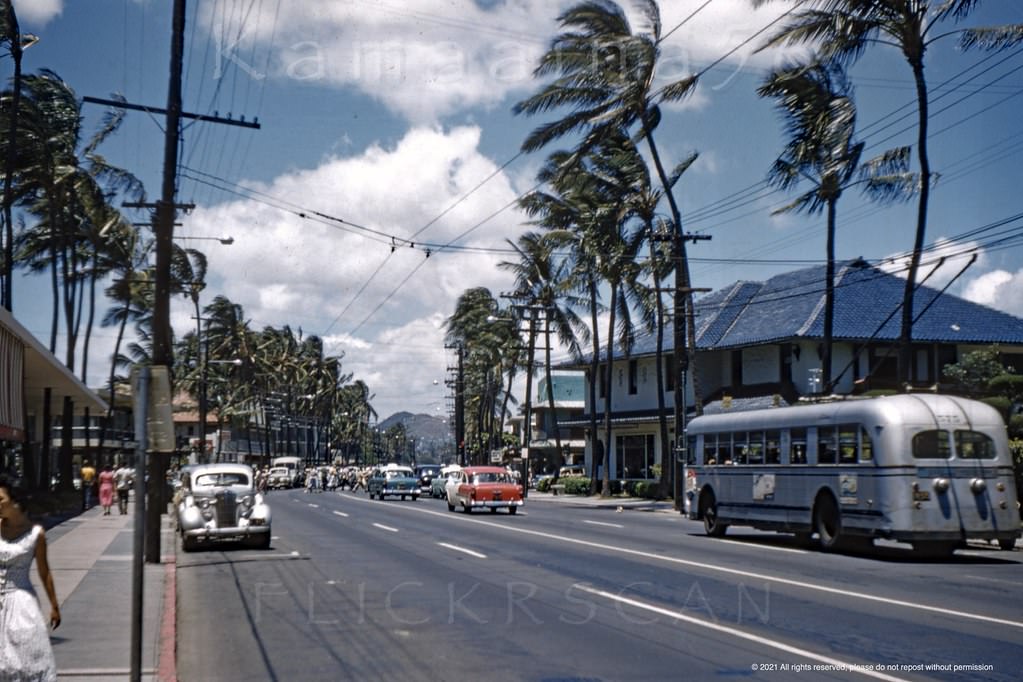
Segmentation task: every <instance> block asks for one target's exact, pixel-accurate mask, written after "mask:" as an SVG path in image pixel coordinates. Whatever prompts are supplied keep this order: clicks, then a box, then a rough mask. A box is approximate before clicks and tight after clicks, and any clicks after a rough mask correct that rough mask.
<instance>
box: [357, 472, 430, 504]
mask: <svg viewBox="0 0 1023 682" xmlns="http://www.w3.org/2000/svg"><path fill="white" fill-rule="evenodd" d="M366 491H367V492H368V493H369V499H371V500H372V499H373V497H374V496H376V497H379V498H380V499H381V500H382V499H384V498H385V497H387V496H388V495H394V496H399V497H401V499H403V500H404V499H405V498H406V497H411V498H412V499H413V500H416V499H418V498H419V479H418V478H416V474H415V472H414V471H412V467H407V466H401V465H400V464H388V465H387V466H384V467H380V468H378V469H376V470H374V471H373V475H372V476H370V477H369V481H367V483H366Z"/></svg>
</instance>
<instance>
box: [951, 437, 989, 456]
mask: <svg viewBox="0 0 1023 682" xmlns="http://www.w3.org/2000/svg"><path fill="white" fill-rule="evenodd" d="M955 435H956V456H957V457H959V458H960V459H994V458H995V457H997V456H998V452H997V451H996V450H995V442H994V441H993V440H991V437H990V436H988V435H987V434H984V433H980V432H979V431H956V434H955Z"/></svg>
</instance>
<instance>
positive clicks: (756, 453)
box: [746, 431, 764, 464]
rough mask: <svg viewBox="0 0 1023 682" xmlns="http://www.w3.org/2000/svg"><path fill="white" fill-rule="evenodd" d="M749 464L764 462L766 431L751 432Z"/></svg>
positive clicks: (747, 461)
mask: <svg viewBox="0 0 1023 682" xmlns="http://www.w3.org/2000/svg"><path fill="white" fill-rule="evenodd" d="M747 453H748V457H747V459H746V463H747V464H763V463H764V432H763V431H751V432H750V434H749V449H748V450H747Z"/></svg>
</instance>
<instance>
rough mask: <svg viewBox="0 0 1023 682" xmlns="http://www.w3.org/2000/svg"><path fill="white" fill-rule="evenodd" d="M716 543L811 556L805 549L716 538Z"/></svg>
mask: <svg viewBox="0 0 1023 682" xmlns="http://www.w3.org/2000/svg"><path fill="white" fill-rule="evenodd" d="M714 541H715V542H721V543H724V544H726V545H739V546H740V547H755V548H756V549H773V550H774V551H775V552H792V553H793V554H809V552H807V551H806V550H805V549H793V548H792V547H775V546H774V545H760V544H753V545H750V544H749V543H748V542H739V541H738V540H722V539H720V538H715V539H714Z"/></svg>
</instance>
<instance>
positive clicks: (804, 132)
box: [757, 63, 864, 393]
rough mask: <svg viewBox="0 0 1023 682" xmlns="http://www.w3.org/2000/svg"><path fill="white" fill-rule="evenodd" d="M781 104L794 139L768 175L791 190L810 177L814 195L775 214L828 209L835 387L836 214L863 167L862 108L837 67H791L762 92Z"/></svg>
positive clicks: (827, 363) (829, 329)
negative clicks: (859, 131)
mask: <svg viewBox="0 0 1023 682" xmlns="http://www.w3.org/2000/svg"><path fill="white" fill-rule="evenodd" d="M757 93H758V94H759V95H760V96H761V97H773V98H775V99H776V100H778V109H779V110H780V112H781V114H782V116H783V118H784V121H785V131H786V133H787V134H788V141H787V143H786V145H785V148H784V150H783V151H782V153H781V156H779V157H778V159H777V160H775V162H774V165H773V166H772V167H771V171H770V173H769V174H768V177H769V180H770V182H771V183H772V184H774V185H776V186H778V187H781V188H782V189H789V188H791V187H793V186H795V185H797V184H798V183H799V182H800V181H801V180H803V179H806V178H808V179H809V180H810V182H811V184H812V187H811V189H810V190H809V191H808V192H805V193H803V194H801V195H800V196H799V197H798V198H797V199H796V200H795V201H793V202H792V203H790V204H788V205H787V206H784V207H782V208H780V209H778V210H777V211H775V213H782V212H787V211H806V212H807V213H810V214H816V213H820V212H821V211H822V210H826V211H827V214H828V219H827V246H826V252H827V264H826V266H825V274H824V287H825V294H824V357H823V358H822V366H823V386H824V387H825V391H824V392H825V393H827V392H830V388H831V358H832V337H833V332H834V319H835V215H836V207H837V205H838V199H839V197H840V196H842V191H843V190H844V189H845V188H846V187H847V186H848V185H849V183H850V181H851V180H852V178H853V176H854V174H855V172H856V169H857V168H858V166H859V159H860V155H861V154H862V152H863V147H864V145H863V143H862V142H857V141H855V140H854V134H855V129H856V106H855V104H854V102H853V99H852V92H851V88H850V86H849V83H848V81H847V80H846V78H845V73H844V71H843V70H842V69H841V68H840V67H839V66H837V65H834V66H827V65H823V64H819V63H816V64H812V65H810V66H790V67H787V68H784V69H781V70H779V71H775V72H773V73H772V74H771V75H770V76H769V77H768V78H767V80H766V82H765V83H764V84H763V85H762V86H761V87H760V89H759V90H757Z"/></svg>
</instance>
